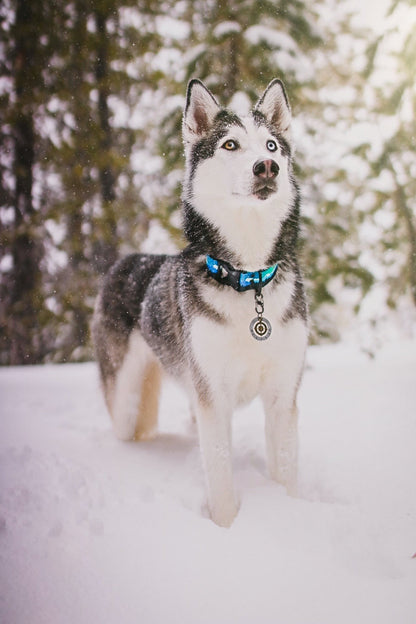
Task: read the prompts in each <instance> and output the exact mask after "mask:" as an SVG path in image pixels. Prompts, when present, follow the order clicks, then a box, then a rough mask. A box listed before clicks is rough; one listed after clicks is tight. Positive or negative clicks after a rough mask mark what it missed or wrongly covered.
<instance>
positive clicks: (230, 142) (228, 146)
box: [221, 139, 238, 152]
mask: <svg viewBox="0 0 416 624" xmlns="http://www.w3.org/2000/svg"><path fill="white" fill-rule="evenodd" d="M221 147H222V148H223V149H226V150H228V151H229V152H233V151H234V150H236V149H238V143H237V141H233V140H232V139H228V141H226V142H225V143H224V144H223V145H222V146H221Z"/></svg>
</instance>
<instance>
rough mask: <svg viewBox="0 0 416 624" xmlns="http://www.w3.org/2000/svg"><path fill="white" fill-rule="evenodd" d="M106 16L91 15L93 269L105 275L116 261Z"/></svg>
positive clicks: (98, 12) (100, 14)
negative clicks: (99, 224)
mask: <svg viewBox="0 0 416 624" xmlns="http://www.w3.org/2000/svg"><path fill="white" fill-rule="evenodd" d="M107 19H108V16H107V15H105V14H104V13H103V12H101V11H96V13H95V24H96V28H97V36H98V44H97V61H96V66H95V78H96V82H97V87H98V118H99V123H100V131H101V146H100V148H101V149H100V154H101V163H100V165H99V179H100V189H101V200H102V209H103V228H102V232H101V235H102V238H101V240H99V241H97V244H96V248H95V250H94V256H95V261H96V265H97V269H98V270H99V272H100V273H106V272H107V271H108V269H109V268H110V266H111V265H112V264H114V262H115V261H116V259H117V255H118V254H117V224H116V219H115V214H114V200H115V198H116V192H115V183H116V180H115V176H114V172H113V169H112V167H111V150H112V147H113V137H112V131H111V126H110V111H109V106H108V97H109V87H108V84H109V69H108V55H109V36H108V33H107Z"/></svg>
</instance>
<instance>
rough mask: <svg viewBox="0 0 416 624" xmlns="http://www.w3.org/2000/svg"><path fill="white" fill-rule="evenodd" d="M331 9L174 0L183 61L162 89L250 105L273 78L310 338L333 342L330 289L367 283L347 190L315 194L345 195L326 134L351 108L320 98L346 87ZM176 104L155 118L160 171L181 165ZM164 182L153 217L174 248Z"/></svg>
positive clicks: (339, 18) (340, 19)
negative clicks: (285, 133) (297, 224)
mask: <svg viewBox="0 0 416 624" xmlns="http://www.w3.org/2000/svg"><path fill="white" fill-rule="evenodd" d="M331 6H332V5H331V3H328V2H326V1H325V0H321V1H320V2H315V3H313V5H311V3H306V2H301V1H299V2H287V1H285V0H282V1H281V2H261V3H258V2H254V1H253V0H231V1H230V2H227V3H220V2H211V3H205V2H202V1H201V2H198V1H195V2H189V3H181V4H180V9H178V11H177V13H176V17H177V19H184V20H186V21H187V23H188V26H189V33H190V35H189V38H187V39H186V40H184V41H183V42H182V41H179V42H178V46H179V48H180V49H181V50H182V52H183V55H184V59H185V63H184V66H183V70H182V72H180V71H178V72H177V74H178V76H179V77H180V80H179V81H178V82H177V83H176V84H174V83H172V82H171V83H170V84H169V88H170V89H171V90H174V91H175V93H178V94H179V93H182V94H183V91H184V82H186V80H188V79H190V78H192V77H197V78H200V79H202V80H203V81H204V82H205V83H206V84H207V86H208V87H209V88H210V89H211V90H212V92H213V93H215V94H216V95H217V96H218V97H219V99H220V100H221V103H223V104H226V105H227V104H231V105H232V106H237V107H242V108H243V109H244V107H250V106H252V105H253V104H254V103H255V101H256V99H257V97H258V96H259V95H260V94H261V93H262V91H263V90H264V88H265V87H266V86H267V84H268V82H269V81H270V80H271V79H272V78H275V77H280V78H282V79H283V81H284V83H285V85H286V89H287V92H288V95H289V98H290V101H291V105H292V108H293V111H294V126H295V138H296V139H297V140H296V143H297V145H296V162H297V167H296V174H297V176H298V177H299V178H301V181H302V189H303V193H302V195H303V231H302V237H301V251H302V257H303V266H304V268H305V273H306V276H307V281H308V291H309V299H310V307H311V311H312V313H313V315H314V329H313V332H312V334H313V339H319V337H320V339H321V338H322V337H329V338H331V339H334V338H336V337H337V330H336V327H335V321H334V320H332V319H333V318H334V317H335V316H336V310H335V307H336V305H335V304H336V303H337V299H338V296H339V292H340V291H342V290H343V289H345V288H347V289H350V290H351V291H358V292H360V293H361V294H363V293H365V292H367V291H368V289H369V288H370V286H371V283H372V280H373V277H372V275H371V273H370V272H369V271H368V270H367V269H365V268H364V267H363V266H362V265H361V263H360V246H359V240H358V225H359V223H358V219H357V218H356V215H355V214H354V212H353V211H352V210H351V206H350V205H349V204H348V197H349V198H350V199H352V197H353V194H352V192H351V190H349V189H348V188H347V192H346V193H344V194H343V197H342V201H340V197H341V196H342V195H341V193H339V194H338V195H337V193H334V192H333V190H332V191H331V193H329V192H328V193H324V192H323V190H324V189H325V188H326V187H327V185H328V183H330V186H331V187H332V188H335V189H336V188H339V189H341V188H344V189H345V185H344V183H345V181H346V173H345V171H344V170H343V169H342V167H340V166H339V163H338V162H337V160H336V159H335V160H334V155H335V154H336V153H337V146H336V142H337V138H338V137H337V136H333V135H334V132H333V128H335V127H338V128H339V127H341V126H342V124H344V126H345V125H347V124H348V123H349V121H347V118H348V116H349V114H350V112H351V109H352V114H353V113H354V105H353V104H352V105H351V107H350V109H348V110H345V108H342V107H338V109H337V110H335V108H336V107H335V106H334V105H333V104H332V103H331V101H330V100H331V97H335V95H334V94H336V93H337V91H338V89H339V88H340V86H342V87H344V86H345V82H346V81H347V80H350V82H353V83H354V79H353V77H352V72H351V65H350V64H349V61H350V59H348V57H346V56H344V55H343V53H341V52H339V51H338V48H337V41H338V38H340V39H341V38H342V39H343V43H344V44H345V41H344V39H345V36H346V33H347V32H349V30H350V20H349V16H348V14H347V13H346V12H345V10H344V9H343V7H342V3H339V4H338V5H337V7H336V11H334V12H332V13H331ZM328 11H330V14H329V16H328V17H327V12H328ZM358 36H362V35H361V34H359V35H358ZM350 37H351V38H352V37H353V35H350ZM181 46H182V47H181ZM359 88H360V87H359V86H358V85H354V89H359ZM235 94H236V95H235ZM243 94H244V95H243ZM247 95H248V100H249V101H246V100H245V98H247ZM175 97H176V96H175ZM230 98H232V102H231V103H230ZM175 101H177V97H176V100H175ZM182 105H183V100H182V102H181V104H180V105H177V107H176V109H175V111H174V113H173V114H172V112H171V111H170V114H169V117H167V118H166V119H165V124H164V129H165V135H163V136H162V140H161V144H160V151H161V152H162V153H163V155H164V158H165V163H166V169H165V171H166V172H168V171H170V170H172V169H174V168H179V167H182V166H183V162H182V144H181V138H180V126H181V115H182ZM329 107H330V108H331V109H332V110H331V113H330V116H331V117H332V119H330V121H329V122H328V119H326V118H325V115H324V111H325V109H327V108H329ZM337 132H338V130H337ZM336 134H337V133H335V135H336ZM166 136H167V137H168V139H166ZM331 137H332V138H331ZM167 145H168V147H166V146H167ZM331 149H332V150H333V152H332V154H330V156H329V157H328V152H330V151H331ZM338 152H339V150H338ZM331 158H332V161H331ZM174 183H175V186H172V187H171V188H170V189H169V190H170V193H171V196H170V198H169V199H168V200H167V201H166V202H165V203H164V204H161V205H160V212H159V216H160V220H161V222H162V224H163V225H164V227H167V228H168V229H169V231H170V233H171V234H172V235H173V236H174V237H176V239H177V240H178V244H183V243H181V242H180V236H179V233H178V232H176V231H175V223H176V221H177V219H176V216H175V215H176V212H175V211H176V210H177V207H178V205H179V192H180V186H179V185H178V184H177V182H176V178H174ZM167 194H169V193H168V192H167ZM331 195H333V196H331ZM172 198H174V199H172Z"/></svg>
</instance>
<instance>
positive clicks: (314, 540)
mask: <svg viewBox="0 0 416 624" xmlns="http://www.w3.org/2000/svg"><path fill="white" fill-rule="evenodd" d="M415 406H416V343H415V342H407V343H396V344H394V345H390V346H387V347H384V348H383V349H382V350H381V351H379V352H378V353H377V355H376V358H375V359H369V358H368V356H365V355H364V354H361V353H359V351H358V350H356V349H354V348H352V347H345V346H343V345H341V346H330V347H316V348H311V349H310V350H309V355H308V368H307V370H306V374H305V378H304V382H303V385H302V389H301V395H300V414H301V417H300V436H301V457H300V496H299V498H297V499H292V498H289V497H287V496H286V494H285V492H284V491H283V489H282V488H281V487H279V486H278V485H276V484H275V483H272V482H271V481H270V480H269V479H268V476H267V473H266V468H265V461H264V441H263V419H262V414H261V408H260V405H259V404H258V403H256V402H255V403H254V404H252V405H251V406H250V407H249V408H246V409H244V410H242V411H241V412H240V413H238V414H236V417H235V420H234V446H235V461H234V465H235V477H236V483H237V487H238V490H239V493H240V497H241V509H240V513H239V515H238V517H237V519H236V521H235V523H234V524H233V526H232V528H231V529H228V530H227V529H220V528H218V527H217V526H215V525H214V524H213V523H212V522H211V521H210V520H209V519H208V517H207V512H206V508H205V503H204V492H203V474H202V470H201V466H200V460H199V453H198V444H197V437H196V432H195V431H194V430H193V428H192V426H191V425H190V423H189V415H188V407H187V401H186V398H185V397H184V395H183V394H182V393H181V392H180V391H179V390H178V389H177V388H176V387H175V386H174V385H173V384H171V383H170V382H168V383H167V384H166V386H165V390H164V396H163V403H162V414H161V423H160V434H159V436H158V437H157V438H156V439H155V440H153V441H149V442H145V443H139V444H137V443H122V442H119V441H117V440H116V439H115V437H114V436H113V434H112V431H111V427H110V422H109V419H108V417H107V414H106V412H105V409H104V405H103V401H102V398H101V395H100V392H99V384H98V380H97V372H96V368H95V365H94V364H81V365H63V366H41V367H33V368H11V369H2V370H0V407H1V418H0V478H1V490H0V622H1V623H2V624H26V623H28V622H30V624H84V623H85V624H87V623H88V624H90V623H91V622H100V624H130V623H131V624H133V623H134V624H167V623H169V624H176V623H178V624H213V623H215V624H240V623H247V624H344V623H345V624H351V623H353V622H354V623H357V624H361V623H365V624H414V622H415V621H416V559H415V558H412V556H413V554H414V553H415V551H416V408H415Z"/></svg>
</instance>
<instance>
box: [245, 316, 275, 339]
mask: <svg viewBox="0 0 416 624" xmlns="http://www.w3.org/2000/svg"><path fill="white" fill-rule="evenodd" d="M250 332H251V335H252V336H253V338H255V339H256V340H267V338H269V337H270V334H271V333H272V326H271V324H270V321H268V320H267V319H266V318H264V317H260V318H259V317H256V318H254V319H253V320H252V321H251V323H250Z"/></svg>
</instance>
